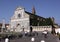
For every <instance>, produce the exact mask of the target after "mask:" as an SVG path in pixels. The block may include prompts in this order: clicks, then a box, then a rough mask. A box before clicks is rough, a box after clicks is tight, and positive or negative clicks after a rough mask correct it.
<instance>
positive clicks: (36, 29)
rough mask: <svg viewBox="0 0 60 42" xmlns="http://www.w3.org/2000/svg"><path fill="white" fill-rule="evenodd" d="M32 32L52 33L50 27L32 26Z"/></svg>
mask: <svg viewBox="0 0 60 42" xmlns="http://www.w3.org/2000/svg"><path fill="white" fill-rule="evenodd" d="M32 28H33V31H44V30H47V31H49V32H51V31H52V26H32Z"/></svg>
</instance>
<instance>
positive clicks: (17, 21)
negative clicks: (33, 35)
mask: <svg viewBox="0 0 60 42" xmlns="http://www.w3.org/2000/svg"><path fill="white" fill-rule="evenodd" d="M52 24H53V23H52V19H51V18H44V17H41V16H38V15H36V11H35V8H34V7H33V8H32V13H30V12H27V11H25V8H23V7H17V8H16V10H15V11H14V15H13V16H12V17H11V20H10V31H16V32H20V31H29V30H30V27H31V26H52ZM51 29H52V28H51Z"/></svg>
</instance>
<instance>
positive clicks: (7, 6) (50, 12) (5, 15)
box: [0, 0, 60, 25]
mask: <svg viewBox="0 0 60 42" xmlns="http://www.w3.org/2000/svg"><path fill="white" fill-rule="evenodd" d="M18 6H23V7H24V8H25V10H26V11H28V12H31V11H32V6H35V10H36V14H37V15H39V16H42V17H45V18H47V17H54V18H55V22H56V23H58V24H59V25H60V0H0V22H2V20H3V19H5V21H6V23H9V21H10V18H11V17H12V15H13V14H14V10H15V9H16V7H18Z"/></svg>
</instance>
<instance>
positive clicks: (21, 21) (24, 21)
mask: <svg viewBox="0 0 60 42" xmlns="http://www.w3.org/2000/svg"><path fill="white" fill-rule="evenodd" d="M19 14H20V16H19ZM23 28H24V30H25V29H28V30H29V15H28V14H27V13H25V10H24V8H22V7H18V8H17V9H16V10H15V13H14V15H13V16H12V18H11V21H10V31H16V32H20V31H22V30H23Z"/></svg>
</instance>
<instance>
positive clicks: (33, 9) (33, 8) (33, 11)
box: [32, 6, 36, 14]
mask: <svg viewBox="0 0 60 42" xmlns="http://www.w3.org/2000/svg"><path fill="white" fill-rule="evenodd" d="M32 14H36V11H35V7H34V6H33V7H32Z"/></svg>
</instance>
